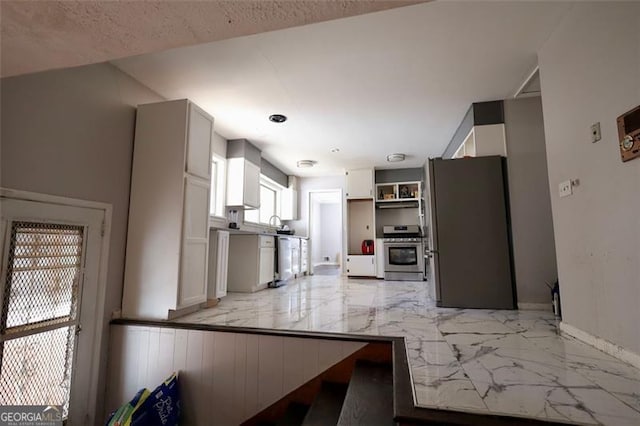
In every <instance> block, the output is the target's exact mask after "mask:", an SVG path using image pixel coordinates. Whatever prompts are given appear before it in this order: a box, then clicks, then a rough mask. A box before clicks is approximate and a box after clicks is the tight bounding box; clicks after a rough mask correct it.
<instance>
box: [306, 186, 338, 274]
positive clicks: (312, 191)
mask: <svg viewBox="0 0 640 426" xmlns="http://www.w3.org/2000/svg"><path fill="white" fill-rule="evenodd" d="M328 192H335V193H337V194H339V201H338V205H339V206H340V247H341V250H342V253H341V256H340V259H341V262H340V265H339V268H340V275H342V271H343V270H344V268H343V267H344V260H345V259H346V257H345V250H344V248H345V247H344V242H345V238H344V236H345V227H344V214H345V212H344V202H343V190H342V188H330V189H310V190H309V195H308V197H307V211H308V213H309V214H308V216H307V230H308V231H307V232H308V236H309V242H310V244H309V248H308V249H307V250H308V253H307V255H308V256H309V259H308V266H307V268H308V270H309V275H313V262H312V260H311V259H312V255H313V251H314V247H313V244H314V242H313V238H312V231H313V225H312V223H313V221H312V220H311V219H312V217H313V203H312V198H313V197H312V195H313V194H318V193H328Z"/></svg>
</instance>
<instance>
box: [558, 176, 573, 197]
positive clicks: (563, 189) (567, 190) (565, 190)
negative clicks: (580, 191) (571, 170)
mask: <svg viewBox="0 0 640 426" xmlns="http://www.w3.org/2000/svg"><path fill="white" fill-rule="evenodd" d="M558 194H559V195H560V198H562V197H568V196H569V195H571V194H573V189H572V187H571V180H565V181H564V182H560V184H559V185H558Z"/></svg>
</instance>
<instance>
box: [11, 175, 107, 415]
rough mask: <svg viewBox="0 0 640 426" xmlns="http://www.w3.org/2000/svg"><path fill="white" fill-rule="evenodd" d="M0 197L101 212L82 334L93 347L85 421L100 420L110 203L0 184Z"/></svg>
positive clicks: (105, 327) (105, 326) (105, 329)
mask: <svg viewBox="0 0 640 426" xmlns="http://www.w3.org/2000/svg"><path fill="white" fill-rule="evenodd" d="M0 198H6V199H14V200H20V201H33V202H41V203H47V204H57V205H61V206H67V207H80V208H86V209H94V210H101V211H103V214H104V222H103V227H102V230H101V231H102V232H101V234H102V241H101V245H100V256H99V259H98V271H97V272H98V273H97V289H96V301H95V302H96V305H95V306H96V310H95V314H96V317H95V324H94V328H93V330H86V333H93V336H94V339H93V347H92V350H91V371H90V374H91V376H90V379H89V389H87V393H88V395H89V397H88V399H87V400H88V404H87V408H86V409H87V413H86V414H85V415H86V416H89V418H86V422H85V423H86V424H94V423H96V421H98V420H99V422H101V421H102V419H101V418H100V419H99V417H100V416H101V414H102V413H98V412H97V409H98V408H99V407H100V406H101V404H99V403H98V398H99V396H102V397H103V396H104V392H102V395H99V394H100V390H99V389H98V385H99V382H100V370H101V368H100V367H101V365H100V360H101V358H102V352H103V351H102V349H103V348H102V340H103V338H104V336H105V334H104V333H105V332H106V331H108V330H107V325H108V322H107V324H105V321H104V311H105V302H106V290H107V272H108V269H109V268H108V267H109V245H110V241H111V223H112V215H113V206H112V205H111V204H107V203H102V202H98V201H87V200H81V199H77V198H69V197H61V196H57V195H49V194H41V193H36V192H29V191H22V190H16V189H10V188H3V187H0ZM2 231H3V232H2V233H1V235H0V238H2V241H4V237H5V235H4V232H6V230H5V229H2ZM1 251H2V253H1V254H2V255H3V256H4V250H1Z"/></svg>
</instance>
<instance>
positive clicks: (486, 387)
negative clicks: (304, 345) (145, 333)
mask: <svg viewBox="0 0 640 426" xmlns="http://www.w3.org/2000/svg"><path fill="white" fill-rule="evenodd" d="M177 321H180V322H188V323H203V324H216V325H228V326H237V327H258V328H269V329H283V330H306V331H323V332H337V333H354V334H371V335H382V336H402V337H404V338H405V342H406V346H407V353H408V359H409V364H410V370H411V376H412V380H413V384H414V398H415V402H416V405H418V406H423V407H438V408H445V407H446V408H451V409H457V410H466V411H474V412H478V411H481V412H491V413H496V414H500V413H503V414H511V415H520V416H528V417H537V418H544V419H550V420H559V421H565V422H573V423H581V424H607V425H616V426H620V425H639V424H640V371H639V370H638V369H636V368H634V367H632V366H630V365H628V364H625V363H623V362H621V361H619V360H617V359H616V358H613V357H611V356H609V355H607V354H605V353H603V352H601V351H599V350H597V349H595V348H593V347H591V346H589V345H586V344H584V343H582V342H580V341H577V340H575V339H573V338H570V337H565V336H561V335H559V334H558V330H557V321H556V320H555V318H554V316H553V314H552V313H551V312H542V311H501V310H475V309H445V308H438V307H436V306H435V301H434V300H433V298H432V297H431V296H430V294H429V291H428V285H427V283H426V282H392V281H380V280H356V279H346V278H344V277H336V276H313V277H305V278H303V279H299V280H296V281H295V282H293V283H290V284H288V285H285V286H283V287H279V288H276V289H267V290H264V291H260V292H257V293H254V294H242V293H230V294H229V295H228V296H227V297H225V298H223V299H222V300H221V302H220V303H219V304H218V305H217V306H216V307H214V308H209V309H206V310H202V311H200V312H197V313H194V314H191V315H188V316H185V317H182V318H180V319H179V320H177Z"/></svg>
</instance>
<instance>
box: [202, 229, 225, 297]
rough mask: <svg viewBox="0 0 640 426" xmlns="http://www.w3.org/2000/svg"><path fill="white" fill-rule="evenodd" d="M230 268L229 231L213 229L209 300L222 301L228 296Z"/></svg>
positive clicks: (208, 286) (210, 240)
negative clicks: (221, 299) (228, 273)
mask: <svg viewBox="0 0 640 426" xmlns="http://www.w3.org/2000/svg"><path fill="white" fill-rule="evenodd" d="M228 266H229V231H219V230H215V229H212V230H211V232H210V234H209V277H208V279H207V281H208V285H207V299H210V300H214V299H220V298H222V297H224V296H226V295H227V272H228V270H229V269H228Z"/></svg>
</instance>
